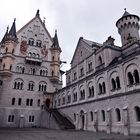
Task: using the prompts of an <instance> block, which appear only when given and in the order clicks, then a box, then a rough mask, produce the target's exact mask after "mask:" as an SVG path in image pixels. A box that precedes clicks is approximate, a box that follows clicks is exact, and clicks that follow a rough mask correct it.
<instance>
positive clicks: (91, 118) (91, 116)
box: [90, 111, 93, 121]
mask: <svg viewBox="0 0 140 140" xmlns="http://www.w3.org/2000/svg"><path fill="white" fill-rule="evenodd" d="M90 120H91V121H93V112H92V111H90Z"/></svg>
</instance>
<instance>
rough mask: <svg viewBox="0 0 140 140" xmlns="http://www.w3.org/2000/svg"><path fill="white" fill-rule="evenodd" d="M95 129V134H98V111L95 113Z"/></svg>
mask: <svg viewBox="0 0 140 140" xmlns="http://www.w3.org/2000/svg"><path fill="white" fill-rule="evenodd" d="M94 116H95V117H94V128H95V132H98V110H95V111H94Z"/></svg>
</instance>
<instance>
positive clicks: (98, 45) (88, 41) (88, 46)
mask: <svg viewBox="0 0 140 140" xmlns="http://www.w3.org/2000/svg"><path fill="white" fill-rule="evenodd" d="M81 41H83V42H84V43H86V44H87V48H89V49H90V50H92V48H93V46H94V47H96V48H97V49H99V48H100V47H101V46H102V44H99V43H96V42H93V41H90V40H87V39H84V38H83V37H80V38H79V40H78V43H77V46H76V49H75V52H74V55H73V57H72V60H71V63H72V62H73V60H74V58H75V55H76V52H77V49H78V46H79V44H80V42H81Z"/></svg>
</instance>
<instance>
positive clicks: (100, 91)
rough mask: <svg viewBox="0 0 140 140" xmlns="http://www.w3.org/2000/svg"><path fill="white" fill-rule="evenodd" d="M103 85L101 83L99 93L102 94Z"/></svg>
mask: <svg viewBox="0 0 140 140" xmlns="http://www.w3.org/2000/svg"><path fill="white" fill-rule="evenodd" d="M102 92H103V91H102V85H101V84H100V83H99V94H102Z"/></svg>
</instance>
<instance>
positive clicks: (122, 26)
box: [116, 9, 140, 45]
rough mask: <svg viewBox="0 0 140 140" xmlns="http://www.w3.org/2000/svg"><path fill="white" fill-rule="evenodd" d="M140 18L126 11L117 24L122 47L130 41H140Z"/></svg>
mask: <svg viewBox="0 0 140 140" xmlns="http://www.w3.org/2000/svg"><path fill="white" fill-rule="evenodd" d="M139 20H140V19H139V17H138V16H137V15H133V14H130V13H128V12H127V11H126V9H125V12H124V14H123V16H122V17H121V18H120V19H119V20H118V21H117V22H116V26H117V28H118V32H119V34H120V36H121V40H122V45H125V44H126V43H128V41H129V39H132V38H135V39H139Z"/></svg>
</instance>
